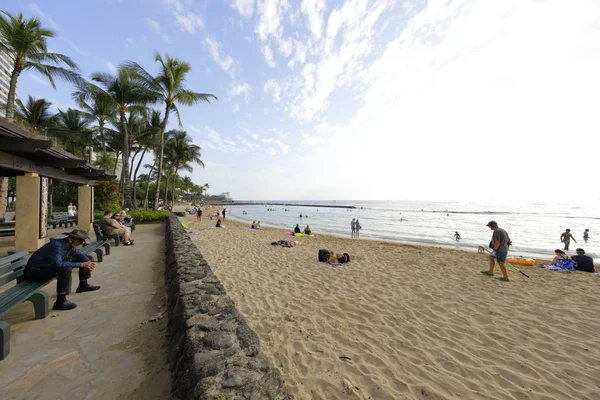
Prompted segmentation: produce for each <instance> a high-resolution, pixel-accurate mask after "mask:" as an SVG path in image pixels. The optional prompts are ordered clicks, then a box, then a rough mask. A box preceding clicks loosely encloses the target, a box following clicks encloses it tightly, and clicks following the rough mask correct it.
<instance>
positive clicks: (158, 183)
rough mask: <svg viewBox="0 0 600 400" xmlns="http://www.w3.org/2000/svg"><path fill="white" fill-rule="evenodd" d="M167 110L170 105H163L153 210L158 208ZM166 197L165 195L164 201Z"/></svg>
mask: <svg viewBox="0 0 600 400" xmlns="http://www.w3.org/2000/svg"><path fill="white" fill-rule="evenodd" d="M169 111H171V106H170V105H168V104H167V105H165V118H164V119H163V123H162V126H161V127H160V134H159V135H160V140H159V151H158V173H157V177H156V193H154V207H153V208H152V209H153V210H156V209H158V198H159V197H160V177H161V175H162V169H163V157H164V155H165V129H167V123H168V121H169ZM166 202H167V199H166V197H165V203H166Z"/></svg>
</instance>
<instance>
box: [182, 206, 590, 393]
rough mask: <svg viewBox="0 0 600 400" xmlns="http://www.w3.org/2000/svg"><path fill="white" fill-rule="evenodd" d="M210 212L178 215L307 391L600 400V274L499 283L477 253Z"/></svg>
mask: <svg viewBox="0 0 600 400" xmlns="http://www.w3.org/2000/svg"><path fill="white" fill-rule="evenodd" d="M210 211H211V212H213V213H214V211H215V210H214V209H213V210H210ZM206 214H208V212H205V216H204V219H203V221H202V222H198V221H196V219H195V217H192V216H187V217H185V218H181V220H182V222H183V223H185V224H186V225H187V226H188V231H190V232H199V233H198V234H195V235H192V236H191V237H192V238H193V240H194V242H195V243H196V244H197V246H198V248H199V249H200V251H201V253H202V254H203V255H204V257H205V258H206V260H207V261H208V262H209V264H210V265H211V267H212V269H213V271H214V272H215V274H216V275H217V276H218V277H219V279H220V280H221V282H222V283H223V285H224V286H225V288H226V290H227V292H228V294H229V295H230V296H231V297H232V298H233V299H234V300H235V301H236V304H237V306H238V308H239V310H240V311H241V312H242V314H243V315H244V316H245V317H246V319H247V321H248V324H249V325H250V326H251V327H252V329H254V330H255V331H256V332H257V334H258V335H259V337H260V340H261V346H262V351H263V352H264V353H265V354H267V355H268V356H270V357H271V358H272V360H273V361H274V363H275V365H276V366H277V367H278V368H280V370H281V371H282V373H283V375H284V377H285V380H286V383H287V385H288V386H289V388H290V390H291V392H292V393H293V394H294V395H295V396H296V398H298V399H323V400H328V399H349V398H356V399H395V400H397V399H458V398H462V399H548V400H550V399H571V398H576V399H599V398H600V346H598V332H600V319H598V315H600V302H598V301H597V296H598V287H599V285H600V277H596V276H594V275H593V274H587V273H583V272H574V273H569V272H557V271H548V270H544V269H541V268H537V267H519V269H521V270H523V271H524V272H525V273H526V274H527V275H529V278H526V277H525V276H523V275H521V274H519V273H518V272H517V271H516V270H514V269H511V270H510V272H509V273H510V278H511V279H512V282H501V281H497V280H495V279H493V278H491V277H487V276H484V275H482V274H480V273H479V271H480V270H482V269H487V265H488V264H487V257H486V256H484V255H481V254H477V253H474V252H465V251H457V250H451V249H441V248H436V247H427V246H413V245H402V244H396V243H385V242H377V241H371V240H362V239H351V238H339V237H334V236H328V235H320V234H319V232H314V233H315V234H316V236H315V237H306V238H298V239H299V240H300V241H301V242H302V243H303V245H302V246H299V247H296V248H281V247H278V246H277V247H276V246H272V245H271V244H270V243H271V242H273V241H276V240H281V239H286V238H288V237H287V236H285V235H284V234H283V232H284V229H276V228H266V229H264V230H261V231H255V230H247V229H246V228H247V227H248V226H247V225H245V224H241V223H238V222H235V221H230V220H227V221H225V222H224V228H222V229H217V228H213V227H214V224H215V221H211V220H210V219H208V218H207V217H206ZM490 236H491V233H490ZM319 249H329V250H330V251H335V252H336V253H338V252H339V253H341V252H348V253H350V255H351V257H352V261H351V263H350V264H347V265H343V266H340V267H335V268H334V267H331V266H329V265H327V264H323V263H319V262H318V260H317V254H318V250H319ZM496 274H497V276H500V271H499V270H498V269H497V271H496ZM349 386H350V388H348V387H349Z"/></svg>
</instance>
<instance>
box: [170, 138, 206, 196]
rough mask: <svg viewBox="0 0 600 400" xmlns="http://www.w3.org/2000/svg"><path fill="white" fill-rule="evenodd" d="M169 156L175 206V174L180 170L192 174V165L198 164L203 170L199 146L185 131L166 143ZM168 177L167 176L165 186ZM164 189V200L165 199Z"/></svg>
mask: <svg viewBox="0 0 600 400" xmlns="http://www.w3.org/2000/svg"><path fill="white" fill-rule="evenodd" d="M167 146H168V152H169V156H170V158H171V163H172V165H171V168H172V170H173V171H174V173H173V176H174V179H173V192H172V193H171V196H172V199H173V205H175V183H176V182H177V173H178V172H179V171H181V170H185V171H188V172H192V171H193V168H192V166H191V164H192V163H194V164H198V165H200V166H201V167H203V168H204V163H203V162H202V160H201V159H200V157H201V155H200V150H201V148H200V146H197V145H195V144H193V142H192V139H191V138H190V137H189V136H188V135H187V133H186V132H185V131H176V132H175V133H174V134H173V137H172V139H171V140H170V141H169V142H168V143H167ZM168 181H169V177H168V176H167V184H168ZM166 197H167V196H166V189H165V199H166Z"/></svg>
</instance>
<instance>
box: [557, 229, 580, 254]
mask: <svg viewBox="0 0 600 400" xmlns="http://www.w3.org/2000/svg"><path fill="white" fill-rule="evenodd" d="M571 239H573V241H574V242H575V243H577V240H575V238H574V237H573V235H572V234H571V230H570V229H567V230H565V231H564V232H563V233H561V235H560V241H561V242H563V244H564V245H565V250H569V244H571Z"/></svg>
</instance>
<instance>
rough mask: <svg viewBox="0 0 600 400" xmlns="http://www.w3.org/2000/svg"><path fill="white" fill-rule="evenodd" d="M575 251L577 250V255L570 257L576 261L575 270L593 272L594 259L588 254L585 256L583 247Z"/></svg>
mask: <svg viewBox="0 0 600 400" xmlns="http://www.w3.org/2000/svg"><path fill="white" fill-rule="evenodd" d="M575 251H576V252H577V255H576V256H573V257H572V259H573V261H575V262H576V263H577V265H575V270H576V271H583V272H595V269H594V259H593V258H592V257H590V256H586V255H585V250H583V249H577V250H575Z"/></svg>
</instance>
